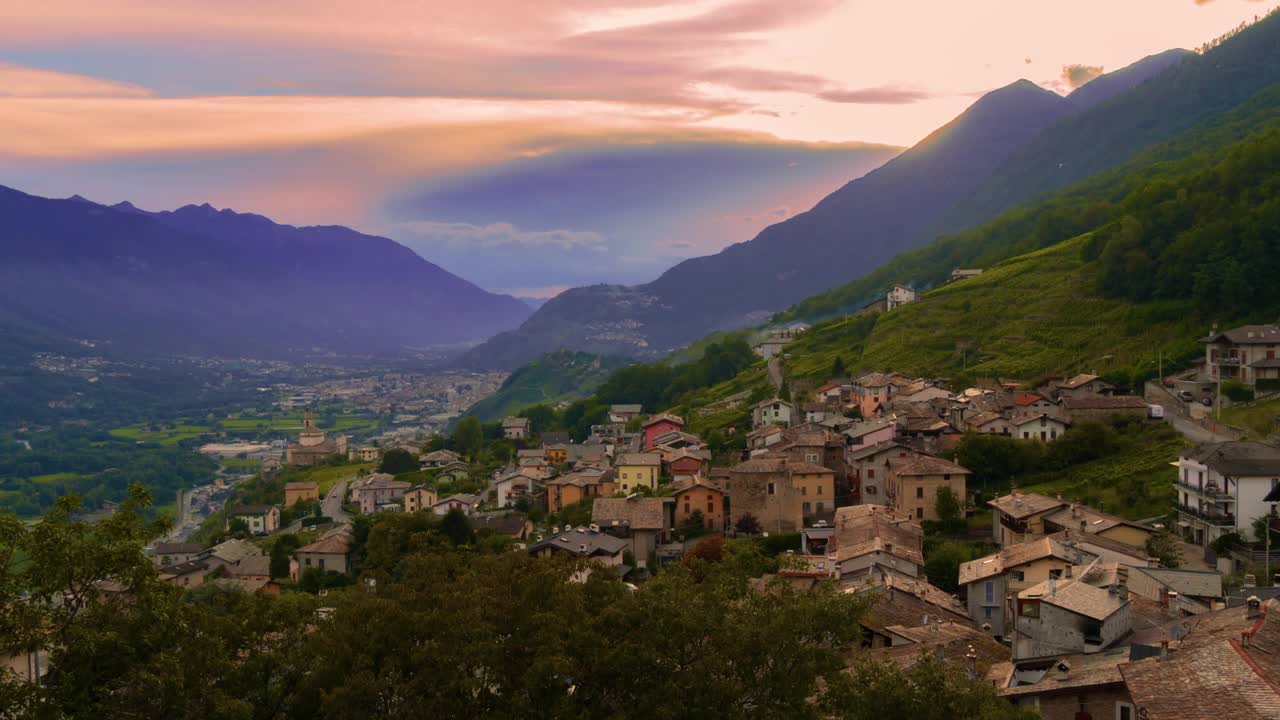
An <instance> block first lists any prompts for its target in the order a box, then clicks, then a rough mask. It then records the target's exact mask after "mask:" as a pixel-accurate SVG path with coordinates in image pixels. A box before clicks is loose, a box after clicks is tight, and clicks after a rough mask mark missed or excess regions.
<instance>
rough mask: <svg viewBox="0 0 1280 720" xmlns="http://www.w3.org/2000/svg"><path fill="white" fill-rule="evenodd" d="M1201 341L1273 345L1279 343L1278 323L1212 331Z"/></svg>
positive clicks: (1279, 328)
mask: <svg viewBox="0 0 1280 720" xmlns="http://www.w3.org/2000/svg"><path fill="white" fill-rule="evenodd" d="M1201 342H1208V343H1215V342H1229V343H1233V344H1235V345H1273V344H1276V343H1280V325H1241V326H1240V327H1238V328H1232V329H1230V330H1224V331H1223V332H1219V333H1214V334H1212V335H1210V336H1209V337H1207V338H1204V339H1203V340H1201Z"/></svg>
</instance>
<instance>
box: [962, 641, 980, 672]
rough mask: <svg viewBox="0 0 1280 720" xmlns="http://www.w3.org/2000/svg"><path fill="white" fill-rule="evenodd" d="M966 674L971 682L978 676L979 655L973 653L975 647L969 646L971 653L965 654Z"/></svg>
mask: <svg viewBox="0 0 1280 720" xmlns="http://www.w3.org/2000/svg"><path fill="white" fill-rule="evenodd" d="M964 674H965V675H966V676H968V678H969V679H970V680H972V679H974V678H975V677H977V676H978V653H976V652H974V651H973V646H972V645H970V646H969V651H968V652H966V653H965V654H964Z"/></svg>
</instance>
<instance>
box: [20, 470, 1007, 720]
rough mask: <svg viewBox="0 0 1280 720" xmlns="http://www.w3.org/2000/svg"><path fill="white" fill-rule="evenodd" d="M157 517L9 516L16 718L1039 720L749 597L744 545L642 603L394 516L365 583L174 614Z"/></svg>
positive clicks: (802, 611)
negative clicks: (40, 657) (20, 555)
mask: <svg viewBox="0 0 1280 720" xmlns="http://www.w3.org/2000/svg"><path fill="white" fill-rule="evenodd" d="M146 500H147V498H146V494H145V491H143V490H142V489H141V488H137V489H136V491H135V492H134V494H133V496H132V498H131V500H130V501H129V502H127V503H126V504H125V506H124V507H122V509H121V511H120V512H119V513H117V514H116V516H115V517H114V518H113V519H112V520H110V521H108V522H105V523H100V524H97V525H85V524H83V523H78V522H75V521H73V520H72V519H71V515H72V513H73V511H74V501H73V500H71V499H64V500H62V501H60V503H59V506H58V509H57V510H56V511H54V512H51V513H49V515H47V516H46V517H45V518H44V519H43V520H42V521H41V522H40V523H39V524H37V525H35V526H33V527H27V526H25V525H23V524H22V523H21V522H19V521H17V520H16V519H15V518H13V517H12V516H0V652H15V651H28V650H34V649H38V648H44V649H47V650H48V651H49V653H50V654H49V658H48V662H49V667H50V671H49V674H48V675H47V676H46V677H45V679H44V682H43V683H41V684H39V685H35V684H29V683H24V682H21V681H18V680H17V679H16V678H14V677H13V676H7V677H0V707H4V708H5V709H6V711H7V712H8V713H10V714H11V716H13V717H17V718H46V717H48V718H81V717H83V718H100V717H134V718H157V719H159V718H164V719H165V720H171V719H173V718H178V719H182V718H193V719H194V718H215V719H217V720H223V719H226V720H232V719H235V720H240V719H249V718H255V719H256V718H261V719H263V720H275V719H283V718H303V717H307V718H419V717H458V718H470V717H476V718H479V717H484V718H517V717H519V718H524V717H572V718H587V717H593V718H594V717H609V718H630V717H646V718H653V717H661V718H671V719H672V720H676V719H679V718H704V717H721V716H726V715H736V716H742V717H757V718H817V717H837V718H839V717H848V718H863V717H872V716H874V717H876V718H881V719H883V720H893V719H895V718H915V717H930V718H932V717H943V716H946V717H982V718H991V719H992V720H996V719H1003V718H1009V719H1010V720H1013V719H1015V718H1024V717H1028V716H1027V715H1026V714H1025V711H1023V710H1018V709H1017V708H1014V707H1013V706H1011V705H1009V704H1008V703H1007V702H1005V701H1004V700H1002V699H1000V698H998V697H997V696H996V695H995V693H994V691H993V690H992V689H991V688H990V687H989V686H988V685H986V684H985V683H983V682H981V681H978V680H971V679H968V678H966V677H965V676H964V675H963V674H960V673H958V672H956V671H954V670H949V669H946V668H944V667H943V666H942V665H940V664H937V663H934V662H931V661H929V660H927V659H925V660H923V661H922V663H921V664H919V665H917V666H916V667H915V668H914V669H912V670H910V671H907V672H905V673H904V672H903V671H901V670H899V669H898V668H897V666H896V665H895V664H892V663H884V664H880V663H875V662H874V661H872V660H870V659H869V658H868V657H867V656H866V655H864V654H861V653H860V652H858V651H857V648H858V646H859V640H860V631H859V618H860V617H861V614H862V613H863V612H864V610H865V602H866V600H865V598H863V597H860V596H857V595H853V594H849V593H842V592H839V591H837V590H836V588H835V587H834V586H831V585H823V586H821V587H819V588H817V589H816V590H813V591H803V590H798V589H796V588H794V587H792V586H791V585H790V584H789V583H786V582H782V581H776V582H774V583H772V584H770V585H768V587H767V588H766V589H765V590H764V591H761V590H758V589H756V588H755V587H754V586H753V584H752V583H751V582H750V578H752V577H755V576H756V575H758V574H759V573H760V572H763V571H767V570H768V569H769V566H770V561H768V560H767V559H765V558H762V557H761V556H760V555H759V554H758V553H757V552H756V551H755V550H754V545H752V544H750V543H747V544H732V545H729V544H726V545H725V546H723V547H721V548H720V549H719V551H717V552H704V553H701V554H700V555H699V556H695V557H691V558H690V559H689V560H688V561H687V562H686V563H680V564H675V565H671V566H669V567H668V568H667V569H666V570H665V571H664V572H662V573H660V574H659V575H658V576H657V577H655V578H654V579H652V580H650V581H649V582H647V583H645V584H644V585H642V586H640V587H639V588H638V589H636V588H632V587H629V586H627V585H625V584H623V583H622V582H620V581H619V580H617V579H616V578H615V577H614V576H613V575H612V574H611V573H608V572H601V571H599V570H598V569H591V566H589V565H584V564H580V563H573V562H568V561H558V560H555V559H545V558H532V557H530V556H529V555H527V554H526V553H511V552H503V553H493V552H486V551H483V550H480V549H478V548H477V547H476V546H472V545H466V544H464V545H461V546H458V547H454V545H453V543H452V541H451V540H449V539H448V538H447V537H442V530H441V526H442V523H441V522H440V521H439V520H438V519H435V518H433V517H431V516H429V515H423V514H414V515H405V516H394V517H393V516H391V515H387V516H382V517H378V518H376V519H373V520H366V521H363V522H362V523H360V524H358V526H357V528H356V534H355V537H354V541H355V543H356V545H357V547H358V550H357V554H358V555H359V562H360V564H361V565H362V566H363V567H364V571H363V576H362V578H361V580H360V581H359V582H357V583H356V584H354V585H352V586H350V587H345V588H344V587H330V588H329V589H328V590H327V594H326V595H325V596H324V597H317V596H314V595H312V594H310V593H298V592H285V593H284V594H282V595H279V596H272V595H269V594H255V595H246V594H242V593H240V592H237V591H229V590H224V589H222V588H219V587H217V586H214V585H209V586H205V587H202V588H199V589H197V590H195V591H191V592H187V593H184V592H183V591H182V590H181V589H179V588H177V587H174V586H171V585H167V584H164V583H162V582H160V581H159V579H158V577H157V575H156V571H155V569H154V567H153V566H152V565H151V563H150V562H149V561H148V560H147V558H146V557H145V556H143V554H142V552H141V545H142V543H143V542H144V541H145V540H146V539H147V538H148V537H151V536H152V535H153V534H154V533H155V532H157V531H158V530H160V529H161V528H160V527H158V526H148V525H146V524H145V523H144V522H143V520H142V517H141V515H140V511H141V510H142V508H143V507H144V506H145V502H146ZM446 534H447V533H446ZM15 552H24V553H26V554H27V555H28V556H29V557H30V562H28V563H25V564H24V566H23V567H21V568H18V567H16V566H15V564H14V563H13V562H12V560H13V555H14V553H15ZM774 567H775V569H776V564H775V565H774ZM587 570H590V571H589V572H584V571H587ZM106 581H110V584H106ZM320 605H323V606H324V609H323V611H321V608H320V607H319V606H320ZM846 668H850V669H849V670H847V669H846ZM850 672H851V673H852V674H849V673H850ZM928 708H933V710H929V709H928ZM873 711H874V712H873ZM868 713H873V714H868ZM939 713H944V714H943V715H939Z"/></svg>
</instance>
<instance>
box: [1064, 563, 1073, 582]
mask: <svg viewBox="0 0 1280 720" xmlns="http://www.w3.org/2000/svg"><path fill="white" fill-rule="evenodd" d="M1074 568H1075V566H1074V565H1071V564H1068V565H1067V569H1066V570H1063V571H1062V575H1063V577H1065V578H1066V579H1068V580H1070V579H1071V573H1072V572H1073V571H1074Z"/></svg>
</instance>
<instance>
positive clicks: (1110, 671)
mask: <svg viewBox="0 0 1280 720" xmlns="http://www.w3.org/2000/svg"><path fill="white" fill-rule="evenodd" d="M1063 661H1065V662H1066V664H1067V665H1068V667H1069V668H1070V669H1069V670H1068V671H1067V672H1066V673H1065V674H1064V673H1061V672H1059V671H1058V668H1057V666H1058V665H1059V664H1060V663H1062V662H1063ZM1128 661H1129V649H1128V648H1115V649H1111V650H1108V651H1106V652H1101V653H1091V654H1087V655H1086V654H1076V655H1061V656H1058V657H1054V658H1037V659H1035V660H1031V661H1024V662H1012V663H1008V664H1007V665H1005V666H996V667H993V668H992V669H991V672H989V673H988V675H987V677H988V679H992V676H993V675H998V676H1000V677H1001V678H1002V680H1003V681H1004V682H1001V683H1000V685H1001V686H1000V687H997V690H998V691H999V692H1000V694H1001V695H1003V696H1004V697H1029V696H1034V695H1045V694H1049V693H1058V692H1065V691H1069V690H1076V691H1078V690H1079V689H1080V688H1098V687H1105V686H1108V685H1120V684H1123V683H1124V678H1123V677H1121V676H1120V666H1121V665H1122V664H1124V663H1127V662H1128ZM1014 668H1020V669H1027V668H1031V669H1042V668H1047V672H1045V673H1044V676H1043V677H1042V678H1041V679H1040V680H1039V681H1038V682H1033V683H1026V684H1018V685H1015V686H1013V687H1007V685H1006V684H1007V682H1008V680H1009V679H1010V678H1011V676H1012V675H1013V671H1014ZM1022 677H1025V675H1022Z"/></svg>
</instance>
